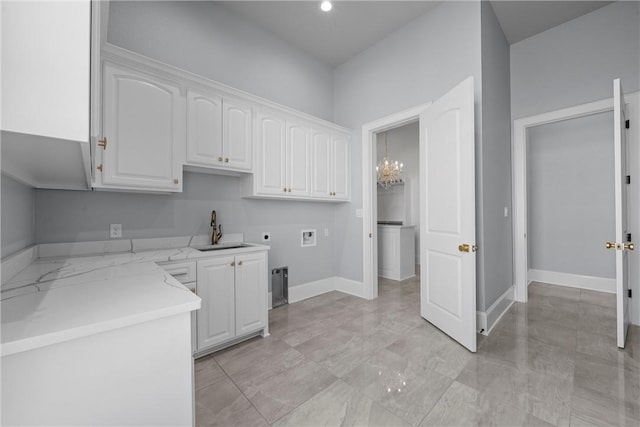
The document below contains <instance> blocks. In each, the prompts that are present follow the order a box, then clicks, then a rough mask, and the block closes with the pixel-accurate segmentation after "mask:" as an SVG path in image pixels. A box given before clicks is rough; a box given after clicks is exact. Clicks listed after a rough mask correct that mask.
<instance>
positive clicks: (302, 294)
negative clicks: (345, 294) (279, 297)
mask: <svg viewBox="0 0 640 427" xmlns="http://www.w3.org/2000/svg"><path fill="white" fill-rule="evenodd" d="M334 289H335V284H334V280H333V277H328V278H326V279H320V280H316V281H315V282H309V283H303V284H301V285H297V286H290V287H289V303H293V302H298V301H302V300H305V299H307V298H313V297H315V296H318V295H322V294H326V293H327V292H331V291H333V290H334Z"/></svg>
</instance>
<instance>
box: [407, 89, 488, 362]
mask: <svg viewBox="0 0 640 427" xmlns="http://www.w3.org/2000/svg"><path fill="white" fill-rule="evenodd" d="M474 152H475V139H474V117H473V77H469V78H467V79H466V80H465V81H463V82H462V83H460V84H459V85H458V86H456V87H455V88H454V89H452V90H451V91H450V92H448V93H447V94H445V95H444V96H443V97H442V98H440V99H438V100H437V101H436V102H434V103H433V104H431V106H429V108H427V109H426V110H425V111H424V112H423V113H422V114H420V203H421V212H420V239H421V240H420V241H421V242H424V246H423V249H422V250H421V254H420V258H421V259H420V261H421V265H422V266H423V267H422V269H421V273H420V314H421V315H422V317H424V318H425V319H426V320H427V321H429V322H430V323H432V324H433V325H434V326H436V327H438V328H439V329H441V330H442V331H443V332H445V333H446V334H448V335H449V336H451V338H453V339H455V340H456V341H458V342H459V343H460V344H462V345H463V346H465V347H466V348H468V349H469V350H470V351H473V352H475V351H476V254H475V250H476V246H475V239H476V228H475V163H474V162H475V154H474Z"/></svg>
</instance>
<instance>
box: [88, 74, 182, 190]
mask: <svg viewBox="0 0 640 427" xmlns="http://www.w3.org/2000/svg"><path fill="white" fill-rule="evenodd" d="M104 70H105V72H104V92H103V96H104V100H103V101H104V111H103V114H104V121H103V137H105V138H107V146H106V148H104V149H103V148H99V149H100V150H103V152H102V166H101V167H102V184H103V185H104V186H106V187H113V188H127V189H134V190H136V189H140V190H160V191H180V190H181V185H180V182H181V179H180V178H181V175H182V159H183V157H184V154H183V149H184V145H181V144H180V143H181V142H183V141H184V101H183V99H182V98H181V97H180V91H179V89H178V87H176V86H173V85H171V84H169V83H166V82H161V81H160V80H158V79H156V78H155V77H151V76H149V75H146V74H143V73H140V72H137V71H133V70H130V69H127V68H124V67H120V66H116V65H113V64H109V63H106V64H105V68H104ZM181 154H182V155H181Z"/></svg>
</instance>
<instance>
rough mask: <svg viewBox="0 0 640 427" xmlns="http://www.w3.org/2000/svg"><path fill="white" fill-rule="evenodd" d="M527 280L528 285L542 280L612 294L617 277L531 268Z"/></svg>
mask: <svg viewBox="0 0 640 427" xmlns="http://www.w3.org/2000/svg"><path fill="white" fill-rule="evenodd" d="M527 282H528V283H527V286H529V285H530V284H531V282H542V283H548V284H550V285H557V286H566V287H569V288H580V289H589V290H592V291H599V292H607V293H610V294H615V293H616V279H615V278H614V279H610V278H607V277H595V276H583V275H580V274H570V273H560V272H557V271H546V270H535V269H530V270H529V273H528V274H527Z"/></svg>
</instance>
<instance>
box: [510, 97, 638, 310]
mask: <svg viewBox="0 0 640 427" xmlns="http://www.w3.org/2000/svg"><path fill="white" fill-rule="evenodd" d="M637 96H638V92H636V93H633V94H630V95H627V96H626V101H627V104H628V103H629V101H630V98H632V97H634V98H635V97H637ZM609 111H613V98H607V99H602V100H599V101H594V102H589V103H586V104H580V105H576V106H573V107H568V108H562V109H559V110H554V111H549V112H546V113H542V114H536V115H533V116H529V117H523V118H520V119H516V120H514V121H513V128H512V132H513V134H512V137H511V138H512V139H511V140H512V141H513V145H512V154H511V176H512V181H513V184H512V197H513V278H514V283H515V300H516V301H518V302H527V298H528V297H527V287H528V284H529V283H528V277H527V276H528V271H529V265H528V263H529V259H528V257H529V254H528V252H529V251H528V246H527V226H528V219H527V142H528V137H527V135H528V129H529V128H531V127H534V126H540V125H544V124H549V123H555V122H561V121H565V120H570V119H576V118H580V117H586V116H591V115H594V114H599V113H605V112H609ZM634 169H635V168H634ZM634 198H635V197H634V196H631V199H634ZM629 205H631V201H630V203H629ZM603 244H604V243H603Z"/></svg>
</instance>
